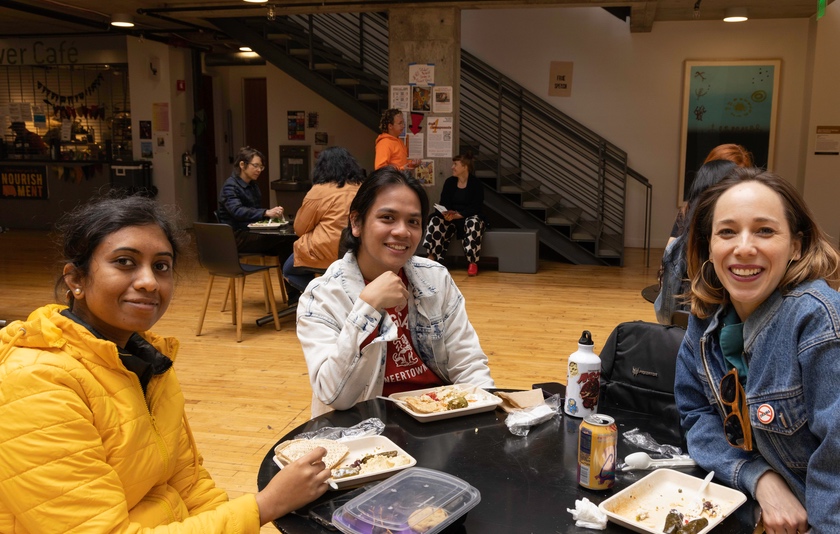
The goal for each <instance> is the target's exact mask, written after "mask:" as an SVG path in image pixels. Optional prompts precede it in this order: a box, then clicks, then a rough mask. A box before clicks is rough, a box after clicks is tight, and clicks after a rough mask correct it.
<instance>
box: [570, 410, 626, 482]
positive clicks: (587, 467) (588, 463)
mask: <svg viewBox="0 0 840 534" xmlns="http://www.w3.org/2000/svg"><path fill="white" fill-rule="evenodd" d="M617 443H618V430H617V429H616V426H615V419H613V418H612V417H610V416H609V415H602V414H597V413H596V414H592V415H589V416H587V417H585V418H584V419H583V422H582V423H581V424H580V430H579V431H578V470H577V477H578V483H579V484H580V485H581V486H583V487H584V488H589V489H593V490H605V489H609V488H611V487H613V484H615V455H616V445H617Z"/></svg>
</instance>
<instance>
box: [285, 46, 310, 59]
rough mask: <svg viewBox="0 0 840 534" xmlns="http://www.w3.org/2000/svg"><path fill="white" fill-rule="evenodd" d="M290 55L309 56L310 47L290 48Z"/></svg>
mask: <svg viewBox="0 0 840 534" xmlns="http://www.w3.org/2000/svg"><path fill="white" fill-rule="evenodd" d="M289 55H290V56H294V57H309V49H308V48H292V49H291V50H289Z"/></svg>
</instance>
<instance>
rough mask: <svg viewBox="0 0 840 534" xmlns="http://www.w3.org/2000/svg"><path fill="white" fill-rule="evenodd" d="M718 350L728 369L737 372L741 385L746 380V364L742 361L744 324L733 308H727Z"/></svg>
mask: <svg viewBox="0 0 840 534" xmlns="http://www.w3.org/2000/svg"><path fill="white" fill-rule="evenodd" d="M720 348H721V349H722V350H723V357H724V358H725V359H726V363H727V364H729V368H730V369H731V368H733V367H734V368H735V369H737V370H738V378H739V379H740V380H741V383H743V382H744V381H745V380H746V379H747V371H748V369H749V368H748V367H747V362H746V361H745V360H744V323H743V322H741V318H740V317H738V312H736V311H735V308H733V307H731V306H730V307H729V310H728V311H727V312H726V315H725V316H724V318H723V327H722V328H721V329H720Z"/></svg>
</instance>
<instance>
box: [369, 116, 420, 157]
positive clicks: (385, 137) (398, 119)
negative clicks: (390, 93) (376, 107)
mask: <svg viewBox="0 0 840 534" xmlns="http://www.w3.org/2000/svg"><path fill="white" fill-rule="evenodd" d="M403 130H405V119H404V118H403V114H402V111H400V110H398V109H386V110H385V111H384V112H383V113H382V118H381V119H380V120H379V131H380V134H379V137H377V138H376V143H375V145H374V146H375V149H376V157H375V159H374V165H373V168H374V169H381V168H382V167H386V166H388V165H391V166H392V167H396V168H397V169H399V170H401V171H402V170H411V169H413V168H415V167H417V165H419V164H420V161H419V160H416V159H412V160H410V159H408V150H407V149H406V148H405V143H404V142H403V140H402V139H400V136H401V135H402V133H403Z"/></svg>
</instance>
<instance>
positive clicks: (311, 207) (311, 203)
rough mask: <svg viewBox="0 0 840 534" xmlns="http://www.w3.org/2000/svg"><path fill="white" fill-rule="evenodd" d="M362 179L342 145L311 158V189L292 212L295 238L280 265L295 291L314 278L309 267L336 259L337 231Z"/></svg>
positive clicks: (339, 233) (304, 287) (352, 159)
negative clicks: (294, 212)
mask: <svg viewBox="0 0 840 534" xmlns="http://www.w3.org/2000/svg"><path fill="white" fill-rule="evenodd" d="M362 180H364V173H363V172H362V169H361V168H360V167H359V164H358V163H356V158H354V157H353V156H352V155H351V154H350V152H348V151H347V149H345V148H341V147H338V146H335V147H330V148H327V149H326V150H324V151H323V152H321V155H320V156H318V159H317V160H316V161H315V169H314V170H313V171H312V184H313V185H312V189H310V190H309V191H308V192H307V193H306V197H304V199H303V204H302V205H301V207H300V209H299V210H298V212H297V214H296V215H295V233H296V234H297V235H298V236H299V238H298V240H297V241H295V244H294V253H293V254H292V255H291V256H289V259H287V260H286V264H285V265H283V276H285V277H286V280H287V281H288V282H289V284H291V285H292V286H294V287H295V288H297V289H298V290H299V291H303V290H304V289H306V285H307V284H308V283H309V282H310V281H312V279H313V278H315V273H314V272H313V271H312V269H326V268H327V267H329V266H330V264H331V263H332V262H334V261H335V260H337V259H338V245H339V241H340V240H341V231H342V230H343V229H344V227H345V226H347V215H348V214H349V213H350V202H352V201H353V197H355V196H356V191H358V190H359V184H361V183H362Z"/></svg>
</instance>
